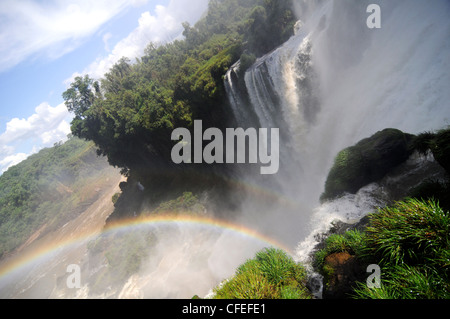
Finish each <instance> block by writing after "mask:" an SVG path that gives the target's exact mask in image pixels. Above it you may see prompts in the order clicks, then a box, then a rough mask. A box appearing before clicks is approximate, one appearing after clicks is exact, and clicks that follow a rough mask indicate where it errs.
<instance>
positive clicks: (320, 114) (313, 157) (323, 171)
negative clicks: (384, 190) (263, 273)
mask: <svg viewBox="0 0 450 319" xmlns="http://www.w3.org/2000/svg"><path fill="white" fill-rule="evenodd" d="M294 2H295V4H296V6H297V8H298V16H299V18H300V19H301V22H299V23H298V26H299V30H297V32H296V34H295V35H294V36H293V37H292V38H291V39H290V40H289V41H288V42H286V43H285V44H284V45H282V46H281V47H279V48H278V49H276V50H275V51H273V52H271V53H269V54H267V55H265V56H263V57H261V58H259V59H258V60H257V61H256V63H255V64H254V65H253V66H252V67H250V68H249V69H248V70H247V71H246V72H245V79H244V80H245V89H246V94H247V96H244V94H243V93H242V92H241V91H242V89H240V90H241V91H238V89H237V87H238V81H237V73H238V72H237V69H238V68H239V64H236V65H235V66H233V68H232V69H231V70H230V71H229V72H228V73H227V76H226V79H225V80H226V89H227V94H228V97H229V100H230V104H231V105H232V110H233V112H234V113H235V115H236V117H237V118H238V119H240V121H241V123H240V124H241V125H242V126H250V125H251V124H249V123H252V124H253V123H256V125H260V126H261V127H279V128H280V131H281V135H282V141H281V144H283V143H284V144H283V145H281V146H280V163H281V164H280V170H281V169H283V172H284V173H285V174H283V173H281V174H279V175H278V176H276V177H274V178H277V179H278V181H279V184H281V185H282V188H281V190H280V191H281V192H282V193H283V194H284V195H286V196H287V197H289V198H291V199H293V200H295V201H296V202H297V203H298V204H299V206H298V207H299V210H297V212H296V214H297V215H308V218H307V219H308V220H309V221H307V222H306V223H308V227H306V228H305V227H304V226H305V225H300V224H298V228H297V230H298V231H297V233H296V236H297V238H298V240H300V241H301V242H300V244H299V248H298V254H297V258H298V259H300V260H305V256H306V255H307V253H308V251H310V250H311V248H312V246H313V245H314V240H310V239H311V238H310V237H309V238H306V237H307V235H308V233H310V234H311V233H314V231H313V230H314V229H315V230H323V231H326V229H328V227H329V225H330V221H331V220H332V219H335V218H338V219H345V220H352V219H357V218H361V217H362V216H363V215H364V214H366V213H368V212H369V211H370V210H373V209H374V207H376V206H377V205H380V201H374V200H373V192H367V191H366V192H363V193H361V194H359V195H358V196H359V197H357V198H358V200H355V197H345V198H342V199H340V200H339V201H337V202H335V203H326V204H324V205H322V206H320V205H319V197H320V194H321V192H322V191H323V186H324V182H325V179H326V176H327V174H328V171H329V169H330V167H331V165H332V162H333V159H334V157H335V156H336V154H337V153H338V152H339V151H340V150H341V149H343V148H345V147H347V146H350V145H353V144H355V143H356V142H358V141H359V140H361V139H362V138H365V137H368V136H370V135H372V134H374V133H375V132H377V131H379V130H382V129H384V128H388V127H393V128H398V129H400V130H403V131H405V132H408V133H413V134H416V133H420V132H424V131H429V130H436V129H440V128H443V127H445V126H447V125H448V124H449V119H450V106H449V104H448V103H449V101H450V90H449V89H448V88H449V87H450V74H449V72H448V70H450V65H449V64H450V19H449V18H450V3H449V2H448V1H444V0H442V1H438V0H437V1H433V2H431V3H430V2H424V1H385V0H382V1H376V3H377V4H379V5H380V7H381V19H382V20H381V21H382V25H381V28H380V29H369V28H368V26H367V24H366V21H367V18H368V17H369V14H370V13H367V10H366V9H367V7H368V6H369V4H371V3H373V2H374V1H339V0H329V1H294ZM245 101H248V102H247V103H246V102H245ZM243 108H248V110H243ZM244 113H245V116H243V114H244ZM251 114H254V116H253V118H251V119H250V121H249V120H248V118H249V116H251ZM283 165H284V167H282V166H283ZM246 178H248V177H246ZM371 187H375V186H371ZM362 198H363V199H362ZM362 202H364V203H365V204H361V203H362ZM249 206H250V205H249ZM314 207H316V208H315V209H314ZM342 210H346V211H347V214H342V213H338V214H336V212H337V211H342ZM308 212H310V213H308ZM283 213H284V212H283V211H281V210H280V211H278V212H275V214H283ZM282 217H283V215H278V217H277V218H278V219H280V218H282ZM297 217H298V216H297ZM285 220H286V221H287V222H286V223H285V224H289V223H292V222H293V221H292V220H291V219H290V217H286V218H285ZM294 220H295V218H294ZM303 222H305V219H303ZM309 225H311V226H309ZM280 227H282V226H280ZM305 230H306V231H305ZM286 231H287V230H286V228H284V229H280V232H286Z"/></svg>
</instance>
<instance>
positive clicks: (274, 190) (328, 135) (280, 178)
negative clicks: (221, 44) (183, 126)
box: [0, 0, 450, 298]
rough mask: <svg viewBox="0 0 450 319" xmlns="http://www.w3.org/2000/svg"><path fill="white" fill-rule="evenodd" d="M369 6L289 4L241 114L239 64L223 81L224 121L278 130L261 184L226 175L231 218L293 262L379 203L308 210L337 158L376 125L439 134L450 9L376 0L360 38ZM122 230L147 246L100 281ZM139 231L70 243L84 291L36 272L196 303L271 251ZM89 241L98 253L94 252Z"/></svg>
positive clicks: (442, 4) (214, 236)
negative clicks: (287, 21) (289, 25)
mask: <svg viewBox="0 0 450 319" xmlns="http://www.w3.org/2000/svg"><path fill="white" fill-rule="evenodd" d="M371 3H373V1H369V0H364V1H359V0H355V1H342V0H329V1H326V0H323V1H312V0H311V1H295V8H296V12H297V15H298V19H299V22H298V23H297V25H296V33H295V35H294V36H293V37H292V38H291V39H290V40H289V41H287V42H286V43H285V44H283V45H282V46H281V47H279V48H278V49H276V50H274V51H272V52H270V53H269V54H267V55H265V56H263V57H261V58H259V59H258V60H257V61H256V62H255V64H254V65H253V66H251V67H250V68H249V70H247V72H246V73H245V75H244V81H245V86H246V90H247V93H248V96H249V100H250V105H245V106H244V105H243V103H244V102H243V101H244V100H245V99H244V98H242V96H241V92H239V91H237V90H236V86H237V85H236V76H237V75H236V74H237V71H236V69H237V68H238V65H235V66H234V67H233V68H232V69H231V70H230V72H228V73H227V76H226V77H225V86H226V88H227V95H228V99H229V102H230V112H233V114H235V117H236V121H237V123H238V124H239V126H240V127H256V126H259V127H266V128H280V170H279V172H278V173H277V174H275V175H273V176H261V175H260V174H258V173H253V170H251V172H252V173H249V171H246V170H245V169H242V170H239V169H237V173H236V176H235V178H236V179H237V180H238V181H239V183H241V184H243V185H246V187H247V189H254V188H258V189H259V192H257V193H256V194H254V193H252V192H248V194H247V195H248V196H247V197H246V198H245V200H244V201H243V202H242V203H241V205H240V207H239V209H238V213H237V214H235V215H233V217H230V220H231V221H232V222H233V223H236V224H240V225H243V226H244V227H247V228H251V229H253V230H255V231H257V232H259V233H261V235H262V236H265V237H268V238H272V239H273V240H274V241H279V242H281V243H282V244H283V245H285V246H287V247H288V249H289V250H294V249H295V248H297V249H296V252H295V258H296V259H297V260H301V261H307V255H308V254H309V253H310V251H311V249H312V248H313V246H314V245H315V244H316V243H317V241H316V240H315V238H314V236H315V235H317V234H319V233H323V232H326V231H327V230H328V229H329V228H330V227H331V222H332V221H334V220H336V219H340V220H345V221H357V220H358V219H359V218H361V217H363V216H364V215H365V214H367V213H369V212H370V211H372V210H374V209H375V208H376V207H377V206H382V205H383V204H384V203H385V198H384V197H383V196H382V195H383V194H381V195H380V192H381V188H379V187H377V186H375V185H369V186H367V187H366V188H364V189H362V190H361V191H360V192H359V193H358V194H356V195H351V196H346V197H343V198H341V199H339V200H337V201H334V202H329V203H324V204H321V203H320V202H319V198H320V195H321V193H322V192H323V190H324V183H325V180H326V177H327V175H328V171H329V169H330V168H331V165H332V164H333V160H334V157H335V156H336V155H337V153H338V152H339V151H340V150H342V149H343V148H345V147H348V146H351V145H353V144H355V143H356V142H358V141H359V140H361V139H363V138H366V137H369V136H371V135H372V134H374V133H376V132H377V131H380V130H382V129H385V128H390V127H392V128H397V129H400V130H402V131H404V132H407V133H412V134H417V133H421V132H424V131H430V130H437V129H441V128H444V127H445V126H447V125H449V119H450V107H449V105H448V101H450V90H449V89H448V87H449V84H450V74H449V72H448V70H450V65H449V63H450V19H449V17H450V3H449V2H448V1H445V0H434V1H432V2H425V1H422V0H414V1H411V0H408V1H387V0H379V1H377V2H376V3H377V4H379V5H380V7H381V28H380V29H369V28H368V27H367V25H366V20H367V17H368V15H369V14H368V13H367V12H366V9H367V7H368V5H369V4H371ZM233 84H234V85H233ZM243 107H245V108H247V109H246V110H245V111H243V110H242V108H243ZM417 165H419V164H417ZM419 166H420V165H419ZM256 172H258V170H256ZM252 194H253V195H252ZM261 199H264V200H261ZM212 213H214V212H212ZM209 217H211V216H209ZM130 232H131V233H133V232H134V236H138V238H139V239H137V238H134V239H133V240H131V242H132V243H134V244H136V245H138V244H139V243H142V245H143V246H145V247H146V248H145V250H142V251H141V250H136V255H131V257H130V258H131V259H130V260H135V259H133V258H135V257H136V256H139V258H140V259H139V260H140V262H139V267H138V268H137V269H138V270H137V271H136V272H135V273H134V274H132V275H129V274H128V273H125V274H126V276H125V275H124V278H123V280H120V281H117V282H115V283H110V282H109V281H108V278H109V277H108V276H111V277H110V278H111V279H114V278H116V279H117V276H116V275H115V273H114V271H119V272H120V271H122V270H121V268H120V267H122V265H123V264H122V262H123V260H121V258H124V257H123V255H120V254H119V255H117V256H118V257H117V258H118V259H117V264H118V266H117V267H118V268H116V270H114V271H112V272H109V271H111V269H112V268H111V267H110V266H108V265H112V264H114V260H115V259H114V258H115V257H114V256H113V255H114V254H113V253H110V254H109V255H107V254H106V253H107V251H105V250H102V247H103V248H105V247H106V248H108V249H111V247H114V246H118V244H114V243H115V241H116V240H117V242H118V243H124V242H126V241H127V240H124V239H123V238H122V237H121V236H130V235H129V234H130ZM148 232H149V231H148V230H146V231H144V232H143V233H140V232H137V231H136V230H135V229H131V228H127V229H126V231H125V232H124V234H120V233H115V234H114V235H110V236H111V237H108V236H106V235H104V237H101V238H100V237H99V238H100V239H101V240H98V238H97V239H96V238H94V239H91V240H90V241H89V242H91V244H88V242H86V243H84V244H83V245H82V246H78V248H77V249H81V250H80V254H81V255H82V257H81V259H80V258H78V259H74V261H73V262H74V263H79V264H81V265H85V267H83V269H85V270H84V273H83V274H82V275H83V276H82V278H84V280H85V281H84V284H83V288H82V289H81V290H79V291H78V293H75V292H73V291H68V290H67V289H66V287H65V286H64V285H65V284H64V283H65V278H66V277H67V274H66V273H65V272H61V271H59V272H58V274H56V275H55V274H49V273H46V274H47V275H48V276H53V277H56V278H59V280H56V279H55V282H54V286H52V288H51V289H50V288H49V289H50V291H51V292H50V293H49V294H48V295H47V297H48V296H50V297H57V298H67V297H79V298H99V297H102V298H191V297H192V296H193V295H199V296H200V297H204V296H206V295H208V294H210V293H211V291H212V289H213V288H214V287H216V286H217V285H218V284H220V283H221V282H222V281H223V280H226V279H227V278H230V277H231V276H233V274H234V272H235V270H236V268H237V267H238V266H239V265H240V264H242V263H243V262H245V261H246V260H247V259H249V258H252V257H253V256H254V254H255V253H256V252H257V251H259V250H261V249H263V248H264V247H267V246H270V245H271V243H268V242H265V241H262V240H260V239H255V238H252V237H251V236H250V237H249V236H246V235H245V234H242V233H240V232H237V231H233V230H229V229H224V228H220V227H219V228H218V227H211V226H209V227H206V226H204V225H186V224H183V223H173V224H171V225H169V226H158V227H151V230H150V233H151V236H150V237H151V238H150V237H148V236H149V235H148V234H149V233H148ZM147 240H148V241H147ZM102 242H103V243H104V244H105V246H102V244H101V243H102ZM92 243H96V245H94V246H95V247H97V248H98V249H99V250H98V253H93V251H95V247H94V248H92V247H93V246H92V245H93V244H92ZM89 247H90V248H89ZM124 251H128V252H130V251H132V250H130V249H125V250H124ZM80 254H78V256H80ZM108 256H109V257H108ZM61 260H62V259H61ZM61 262H64V263H65V264H67V263H68V262H72V261H71V260H69V259H67V258H66V259H64V260H62V261H61ZM129 266H130V267H131V266H133V267H134V265H132V264H131V265H129ZM113 268H114V267H113ZM117 269H118V270H117ZM116 274H117V273H116ZM121 274H123V273H121ZM47 275H46V276H47ZM53 277H52V278H53ZM49 278H50V277H49ZM102 278H103V279H102ZM102 280H103V281H102ZM96 285H97V288H95V287H96ZM0 288H1V286H0ZM20 289H27V288H26V287H20ZM20 289H19V290H20ZM97 290H98V291H97Z"/></svg>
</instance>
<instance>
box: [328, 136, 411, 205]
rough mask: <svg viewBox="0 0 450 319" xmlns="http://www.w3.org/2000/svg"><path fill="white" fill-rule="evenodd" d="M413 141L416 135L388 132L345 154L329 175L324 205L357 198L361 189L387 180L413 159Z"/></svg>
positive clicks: (336, 162)
mask: <svg viewBox="0 0 450 319" xmlns="http://www.w3.org/2000/svg"><path fill="white" fill-rule="evenodd" d="M413 138H414V135H411V134H406V133H403V132H402V131H400V130H397V129H385V130H383V131H380V132H377V133H375V134H374V135H373V136H371V137H369V138H366V139H363V140H361V141H360V142H358V143H357V144H356V145H354V146H351V147H348V148H346V149H344V150H342V151H341V152H340V153H339V154H338V155H337V157H336V158H335V161H334V165H333V167H332V168H331V170H330V173H329V174H328V178H327V181H326V183H325V192H324V193H323V194H322V196H321V201H326V200H330V199H334V198H337V197H340V196H342V195H344V194H345V193H351V194H355V193H356V192H357V191H358V190H359V189H360V188H361V187H363V186H365V185H368V184H370V183H373V182H376V181H378V180H380V179H381V178H383V177H384V176H385V175H386V174H387V173H389V172H390V171H391V170H392V169H393V168H395V167H396V166H398V165H399V164H401V163H403V162H404V161H406V160H407V159H408V158H409V156H410V155H411V154H412V152H413V147H412V141H413Z"/></svg>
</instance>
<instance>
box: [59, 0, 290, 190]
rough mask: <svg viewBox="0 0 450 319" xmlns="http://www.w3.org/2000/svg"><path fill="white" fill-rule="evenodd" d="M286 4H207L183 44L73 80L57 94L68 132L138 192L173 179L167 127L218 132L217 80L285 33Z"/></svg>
mask: <svg viewBox="0 0 450 319" xmlns="http://www.w3.org/2000/svg"><path fill="white" fill-rule="evenodd" d="M291 5H292V3H291V0H283V1H279V0H276V1H275V0H249V1H238V0H212V1H210V4H209V8H208V12H207V14H206V15H205V17H204V18H203V19H201V20H200V21H199V22H198V23H197V24H196V25H195V26H190V25H189V24H188V23H183V27H184V32H183V35H184V37H185V39H184V40H178V41H174V42H171V43H167V44H164V45H161V46H156V45H154V44H152V43H150V44H149V45H148V47H147V48H146V50H145V54H144V56H142V57H140V58H138V59H137V61H136V62H134V63H132V62H131V61H130V60H129V59H127V58H125V57H124V58H122V59H121V60H120V61H119V62H117V63H116V64H115V65H114V66H113V67H112V68H111V69H110V70H109V72H108V73H106V74H105V76H104V77H103V78H102V79H101V80H99V81H94V80H93V79H91V78H90V77H89V76H88V75H86V76H84V77H77V78H76V79H75V81H74V82H73V83H72V84H71V86H70V88H69V89H68V90H67V91H66V92H64V93H63V98H64V100H65V102H66V105H67V107H68V109H69V110H70V111H71V112H72V113H73V114H74V115H75V117H74V120H73V121H72V126H71V129H72V132H73V134H74V135H75V136H78V137H80V138H84V139H87V140H91V141H94V142H95V144H96V146H97V147H98V148H99V152H100V153H101V154H103V155H106V156H107V157H108V160H109V163H110V164H112V165H113V166H116V167H120V168H121V169H122V172H123V173H124V174H126V175H127V176H133V175H134V176H139V178H140V181H141V182H142V184H143V185H144V186H145V187H146V188H149V187H150V186H151V185H154V184H158V187H159V188H161V186H162V185H169V184H170V183H171V182H172V181H173V179H177V178H178V179H180V178H181V177H180V176H179V175H178V174H176V173H173V174H170V173H169V172H170V171H172V172H179V171H180V170H181V169H182V168H183V167H181V166H178V167H174V166H173V165H172V164H173V163H172V162H171V160H170V153H171V149H172V146H173V145H174V142H173V141H172V140H171V133H172V131H173V129H174V128H176V127H187V128H192V124H193V120H194V119H201V120H202V121H203V124H204V126H205V127H206V126H208V127H211V126H214V127H226V125H227V122H228V121H230V120H231V115H229V112H228V111H227V108H226V107H225V106H226V104H227V101H226V98H225V89H224V83H223V76H224V75H225V73H226V71H227V70H228V68H229V67H230V66H231V65H232V64H233V63H235V62H236V61H237V60H238V59H239V58H240V57H241V56H242V57H243V61H244V64H243V65H244V66H245V67H248V66H249V64H250V62H251V61H252V60H254V59H255V57H257V56H261V55H262V54H264V53H266V52H268V51H270V50H272V49H274V48H276V47H277V46H278V45H280V44H281V43H283V42H284V41H285V40H287V39H288V37H289V36H291V35H292V34H293V25H294V23H295V17H294V14H293V12H292V10H291ZM197 168H199V167H198V166H197ZM177 170H178V171H177ZM162 172H163V173H162ZM155 181H157V182H155ZM196 183H197V184H198V183H200V181H198V180H197V181H196ZM175 184H177V185H179V184H180V181H177V183H175ZM206 187H207V186H206Z"/></svg>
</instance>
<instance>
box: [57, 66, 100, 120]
mask: <svg viewBox="0 0 450 319" xmlns="http://www.w3.org/2000/svg"><path fill="white" fill-rule="evenodd" d="M94 92H95V93H96V94H100V86H99V84H98V82H96V81H94V80H93V79H91V78H90V77H89V76H88V75H85V76H84V77H81V76H77V77H76V78H75V81H74V82H72V84H71V85H70V88H69V89H68V90H67V91H65V92H64V93H63V95H62V96H63V99H64V101H65V104H66V106H67V109H68V110H69V112H72V113H74V114H75V117H76V118H78V119H85V118H86V111H87V110H89V108H90V107H91V106H92V104H93V103H94V100H95V94H94Z"/></svg>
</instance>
